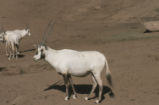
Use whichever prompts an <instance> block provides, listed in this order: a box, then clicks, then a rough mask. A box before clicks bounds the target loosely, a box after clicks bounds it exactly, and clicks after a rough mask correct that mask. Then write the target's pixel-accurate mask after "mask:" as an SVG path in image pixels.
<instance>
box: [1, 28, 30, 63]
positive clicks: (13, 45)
mask: <svg viewBox="0 0 159 105" xmlns="http://www.w3.org/2000/svg"><path fill="white" fill-rule="evenodd" d="M27 35H28V36H30V35H31V33H30V29H29V28H28V27H27V28H26V29H21V30H20V29H16V30H8V31H3V32H2V33H1V34H0V37H1V39H2V40H3V41H4V42H5V44H6V45H5V49H6V55H7V56H8V59H9V60H10V59H11V58H14V57H16V58H18V54H19V52H18V49H19V44H20V41H21V40H22V39H23V38H24V37H25V36H27Z"/></svg>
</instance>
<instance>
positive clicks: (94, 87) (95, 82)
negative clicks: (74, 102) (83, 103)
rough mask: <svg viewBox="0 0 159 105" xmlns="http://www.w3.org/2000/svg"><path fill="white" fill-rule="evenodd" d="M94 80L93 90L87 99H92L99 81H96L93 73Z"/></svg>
mask: <svg viewBox="0 0 159 105" xmlns="http://www.w3.org/2000/svg"><path fill="white" fill-rule="evenodd" d="M92 80H93V86H92V90H91V92H90V94H89V95H88V97H85V100H89V99H91V97H92V95H93V93H94V91H95V89H96V87H97V81H96V79H95V77H94V75H93V74H92Z"/></svg>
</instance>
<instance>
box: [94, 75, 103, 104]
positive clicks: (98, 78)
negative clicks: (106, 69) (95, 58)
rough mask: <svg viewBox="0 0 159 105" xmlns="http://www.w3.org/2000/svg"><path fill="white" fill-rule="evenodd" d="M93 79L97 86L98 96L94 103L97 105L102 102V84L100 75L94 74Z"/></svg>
mask: <svg viewBox="0 0 159 105" xmlns="http://www.w3.org/2000/svg"><path fill="white" fill-rule="evenodd" d="M94 77H95V79H96V81H97V84H98V85H99V95H98V99H97V100H96V103H97V104H98V103H100V102H101V100H102V92H103V84H102V79H101V74H100V73H97V74H94Z"/></svg>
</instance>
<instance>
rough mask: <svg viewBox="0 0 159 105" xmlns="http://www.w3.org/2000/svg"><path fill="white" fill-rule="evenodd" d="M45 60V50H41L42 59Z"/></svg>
mask: <svg viewBox="0 0 159 105" xmlns="http://www.w3.org/2000/svg"><path fill="white" fill-rule="evenodd" d="M44 58H45V54H44V50H43V49H41V59H44Z"/></svg>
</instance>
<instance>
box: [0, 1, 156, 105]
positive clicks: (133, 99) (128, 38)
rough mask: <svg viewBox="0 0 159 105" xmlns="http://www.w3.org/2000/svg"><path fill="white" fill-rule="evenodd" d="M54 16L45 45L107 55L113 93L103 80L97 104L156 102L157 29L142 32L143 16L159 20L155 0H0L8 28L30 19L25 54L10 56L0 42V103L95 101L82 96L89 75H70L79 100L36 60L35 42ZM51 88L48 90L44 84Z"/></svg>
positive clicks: (0, 18) (77, 104) (74, 104)
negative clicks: (29, 35)
mask: <svg viewBox="0 0 159 105" xmlns="http://www.w3.org/2000/svg"><path fill="white" fill-rule="evenodd" d="M52 18H53V19H54V20H56V24H55V27H54V30H53V32H52V33H51V34H50V35H49V36H48V40H47V45H48V46H50V47H52V48H54V49H63V48H70V49H75V50H98V51H100V52H102V53H104V54H105V55H106V57H107V59H108V62H109V66H110V69H111V72H112V76H113V82H114V87H113V92H114V93H115V98H111V97H110V96H109V94H108V90H109V85H108V84H107V82H106V80H105V76H104V74H105V73H103V75H102V79H103V84H104V93H103V94H104V99H103V101H102V102H101V103H100V104H101V105H157V104H158V103H159V77H158V74H159V53H158V52H159V36H158V35H159V33H158V32H154V33H143V32H144V27H143V25H142V22H141V21H139V20H140V19H141V20H142V21H143V22H144V21H149V20H157V19H159V1H158V0H67V1H66V0H1V1H0V24H1V25H3V26H4V28H5V29H6V30H11V29H18V28H19V29H22V28H25V25H26V24H28V25H29V26H30V29H31V33H32V36H31V37H26V38H24V40H22V43H21V46H20V51H21V52H22V54H23V57H21V58H19V59H18V60H12V61H8V60H7V57H6V56H5V53H4V45H3V44H1V51H2V54H1V55H0V105H82V104H83V105H93V104H95V103H94V101H95V100H90V101H85V100H84V97H85V96H87V94H88V93H89V91H90V89H91V84H92V81H91V78H90V76H87V77H84V78H78V77H73V80H74V83H75V84H76V90H77V92H78V99H76V100H73V99H72V98H71V99H70V100H69V101H64V97H65V93H64V86H63V82H60V83H59V84H56V85H55V86H52V85H53V84H54V83H55V82H57V81H59V80H61V81H62V78H61V76H59V75H58V74H57V73H56V72H55V71H54V70H53V69H52V68H51V67H50V66H49V65H48V64H47V63H46V62H45V61H43V60H42V61H39V62H34V61H33V59H32V57H33V55H34V53H35V51H32V49H33V44H37V43H39V42H40V41H41V38H42V35H43V33H44V31H45V27H46V26H47V24H48V22H49V20H51V19H52ZM47 88H50V89H49V90H47V91H44V90H45V89H47Z"/></svg>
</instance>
